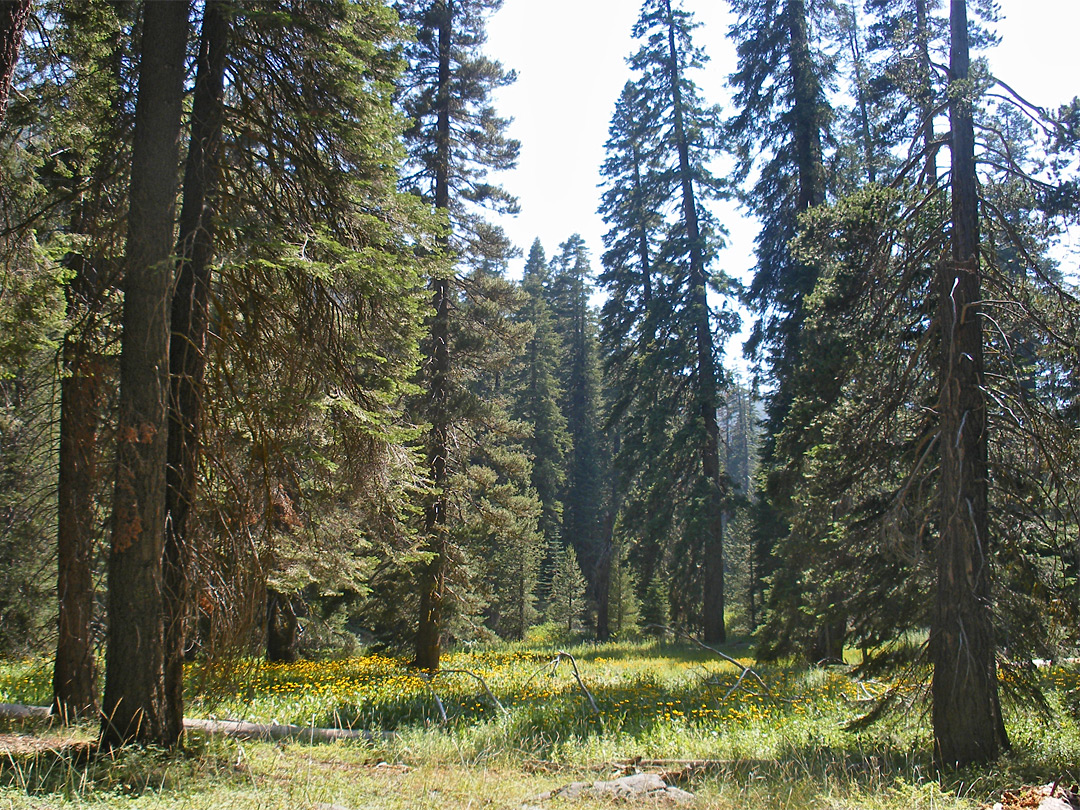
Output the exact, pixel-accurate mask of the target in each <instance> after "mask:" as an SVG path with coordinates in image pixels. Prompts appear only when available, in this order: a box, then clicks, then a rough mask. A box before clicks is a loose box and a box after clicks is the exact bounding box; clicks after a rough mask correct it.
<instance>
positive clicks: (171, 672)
mask: <svg viewBox="0 0 1080 810" xmlns="http://www.w3.org/2000/svg"><path fill="white" fill-rule="evenodd" d="M227 15H228V12H227V11H226V9H225V8H224V6H223V4H222V3H221V2H220V0H210V2H208V3H207V4H206V10H205V11H204V13H203V22H202V35H201V43H200V46H199V61H198V70H197V73H196V78H195V93H194V99H193V100H192V108H191V142H190V145H189V146H188V156H187V165H186V166H185V169H184V190H183V197H184V202H183V207H182V209H181V212H180V233H179V237H178V239H177V246H178V252H179V254H180V256H181V261H180V267H179V272H178V274H177V279H176V290H175V293H174V297H173V302H172V338H171V340H170V348H169V366H170V369H169V370H170V397H169V443H168V451H167V452H168V467H167V473H166V493H165V510H166V516H167V519H166V524H165V526H166V530H165V562H164V565H165V567H164V587H165V696H166V700H167V701H168V718H169V722H170V723H172V724H174V725H175V727H174V728H172V729H170V734H172V733H175V734H176V735H177V736H179V734H180V731H181V730H182V727H181V724H182V722H183V718H184V649H185V621H186V619H187V614H188V612H189V609H190V606H191V599H192V594H191V582H190V579H191V573H192V569H193V566H194V559H195V549H194V548H193V546H192V544H193V542H194V540H193V537H192V525H191V524H192V521H191V516H192V508H193V505H194V503H195V495H196V486H195V481H196V475H195V474H196V470H197V467H198V459H199V445H200V441H201V434H202V394H203V388H204V385H203V381H204V378H205V369H206V341H207V331H208V328H209V302H210V259H211V257H212V255H213V250H214V209H213V205H214V197H215V192H216V190H217V183H216V181H215V178H216V175H217V172H218V167H219V164H220V153H221V127H222V121H223V118H224V106H223V102H222V99H223V98H224V87H225V57H226V45H227V41H228V37H229V20H228V16H227Z"/></svg>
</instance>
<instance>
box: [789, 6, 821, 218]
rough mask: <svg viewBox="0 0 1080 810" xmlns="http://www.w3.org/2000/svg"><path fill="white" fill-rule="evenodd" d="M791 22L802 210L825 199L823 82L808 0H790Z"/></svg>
mask: <svg viewBox="0 0 1080 810" xmlns="http://www.w3.org/2000/svg"><path fill="white" fill-rule="evenodd" d="M787 23H788V36H789V37H790V40H789V47H790V56H789V59H788V61H789V63H790V65H791V82H792V86H793V90H794V96H795V105H794V110H793V112H794V127H795V132H794V135H795V160H796V163H797V166H798V171H799V200H798V210H799V211H805V210H806V209H807V208H812V207H813V206H815V205H821V204H822V203H823V202H825V164H824V162H823V161H822V156H821V130H822V125H821V121H820V110H821V85H820V84H819V82H818V80H817V75H816V74H815V72H814V65H813V58H812V56H811V53H810V35H809V30H808V28H809V26H808V25H807V20H806V3H805V0H788V3H787Z"/></svg>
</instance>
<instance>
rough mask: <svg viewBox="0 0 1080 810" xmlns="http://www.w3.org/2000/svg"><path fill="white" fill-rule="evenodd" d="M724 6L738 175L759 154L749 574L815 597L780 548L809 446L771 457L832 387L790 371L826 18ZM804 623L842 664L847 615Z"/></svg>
mask: <svg viewBox="0 0 1080 810" xmlns="http://www.w3.org/2000/svg"><path fill="white" fill-rule="evenodd" d="M733 8H734V10H735V11H736V13H737V14H738V22H737V23H736V24H735V25H734V26H733V27H732V35H733V37H734V38H735V40H736V42H737V48H738V55H739V66H738V70H737V71H736V73H735V74H734V75H733V76H732V83H733V84H734V86H735V102H736V104H737V105H738V106H739V111H738V114H737V115H736V117H735V118H734V120H733V121H732V122H731V123H730V127H731V131H732V133H733V135H734V136H735V139H736V140H737V142H738V144H739V157H740V164H741V172H742V176H744V177H745V176H747V173H748V172H749V170H750V169H751V167H754V166H755V164H756V160H755V158H756V156H757V155H759V154H765V155H768V156H769V157H768V159H767V160H766V161H765V162H764V163H762V164H761V165H760V166H757V170H758V180H757V182H756V183H755V185H754V188H753V191H752V193H751V195H750V199H751V200H752V201H753V202H752V207H753V210H754V212H755V213H756V214H757V216H758V218H759V220H760V221H761V230H760V231H759V233H758V237H757V249H756V257H757V267H756V270H755V275H754V279H753V281H752V283H751V285H750V287H749V289H748V291H747V301H748V303H749V305H750V306H751V307H752V308H753V309H755V310H756V311H757V313H758V320H757V322H756V323H755V326H754V331H753V333H752V335H751V339H750V341H749V342H748V344H747V346H746V350H747V351H748V352H749V353H751V354H752V355H755V356H757V357H758V358H761V357H763V356H767V360H768V364H769V377H770V378H771V381H772V384H773V393H772V394H771V396H770V397H769V398H768V401H767V403H766V417H767V424H766V430H765V436H764V441H763V442H762V462H763V467H764V470H763V473H764V481H765V484H764V492H763V493H762V496H763V497H762V500H761V503H760V505H759V506H758V508H757V510H756V511H757V513H758V514H759V517H760V518H761V522H760V523H759V525H758V527H757V528H756V530H755V534H756V535H757V538H758V544H759V545H760V547H761V550H762V559H761V560H760V561H759V566H760V567H761V568H762V569H764V570H763V573H766V572H767V571H770V570H771V569H774V568H776V567H784V566H791V567H792V569H793V571H792V576H790V577H787V578H786V580H785V581H786V582H788V583H789V585H791V587H794V588H806V589H807V590H809V591H811V592H812V593H815V594H816V593H818V592H819V591H818V589H817V588H816V586H815V585H813V584H812V583H808V582H804V581H803V580H802V579H801V578H800V577H798V576H797V568H798V565H799V562H798V552H797V550H796V549H795V548H794V547H793V548H791V549H787V548H785V547H784V546H785V544H786V540H785V538H786V537H787V535H788V533H789V526H788V525H787V524H788V522H789V521H790V519H791V516H792V515H793V513H794V510H793V506H792V503H791V499H792V498H793V497H794V496H795V494H796V490H797V487H796V481H797V477H796V476H794V475H792V474H791V472H790V470H789V468H790V467H792V466H797V465H798V463H799V459H800V458H801V456H802V454H803V453H805V452H806V450H807V449H808V447H807V445H805V444H800V443H799V438H798V436H799V427H798V426H796V425H794V424H792V427H791V429H790V431H789V436H791V437H792V444H791V445H790V446H789V447H787V448H786V449H785V450H784V451H782V452H781V451H780V450H779V449H778V448H777V441H778V437H779V436H780V434H781V431H782V430H783V429H784V426H785V423H792V420H793V419H795V418H797V417H795V416H791V415H790V411H791V408H792V403H793V402H794V400H795V399H796V398H797V397H798V396H799V395H800V390H801V388H802V387H803V386H807V385H809V386H813V385H816V384H819V383H820V384H823V385H826V386H828V385H831V382H832V381H831V380H830V379H829V378H828V377H827V376H825V375H816V374H815V375H813V376H799V375H798V372H797V370H798V369H799V368H800V367H802V365H803V364H804V363H805V364H806V367H809V366H810V365H811V363H812V360H811V358H810V357H809V356H808V355H807V349H806V347H805V345H804V341H803V340H802V337H801V332H802V327H803V323H804V321H805V319H806V317H807V311H806V307H805V302H806V300H807V298H808V297H809V295H810V294H811V292H812V291H813V289H814V285H815V284H816V283H817V278H818V274H819V272H820V270H819V268H818V267H816V266H814V265H813V264H807V263H806V262H803V261H799V260H798V259H797V258H796V257H795V256H794V255H793V254H792V253H791V251H790V248H789V245H790V243H791V241H792V239H794V238H795V236H796V235H797V233H798V217H799V215H800V213H801V212H803V211H807V210H809V209H811V208H813V207H815V206H819V205H821V204H823V203H824V202H825V200H826V194H827V191H828V189H827V188H826V168H825V154H824V150H825V146H824V145H825V144H826V142H827V140H828V137H829V130H830V125H831V122H832V117H833V113H832V109H831V107H830V105H829V104H828V102H827V100H826V98H825V92H824V88H825V86H826V85H827V84H828V82H829V81H830V79H831V77H832V75H833V73H834V71H835V64H834V62H833V60H832V58H831V57H830V56H829V55H828V54H827V53H825V52H823V51H824V49H823V47H822V46H823V44H824V43H821V42H820V41H817V40H815V39H813V38H812V32H820V31H822V30H823V28H825V23H826V21H827V20H828V19H829V18H830V17H831V15H832V13H833V10H834V9H833V4H832V3H831V2H821V3H818V2H807V0H780V2H774V0H736V2H734V3H733ZM766 352H767V355H765V354H764V353H766ZM805 424H806V423H803V425H802V426H803V427H805ZM802 598H803V596H802V595H800V594H798V593H794V592H792V591H791V590H789V589H787V588H781V589H780V590H779V591H777V592H776V594H775V597H773V596H770V599H773V601H775V602H776V603H777V605H781V604H782V603H789V602H791V601H792V600H798V599H802ZM824 601H825V602H826V603H831V602H832V601H833V597H831V596H829V595H825V596H824ZM806 613H808V614H809V616H810V619H811V621H813V622H814V624H815V634H814V640H813V641H812V642H811V643H810V644H809V645H807V647H806V648H804V649H803V650H801V652H803V653H804V654H805V655H807V657H809V658H810V659H812V660H821V659H825V658H839V657H841V656H842V654H843V643H844V632H845V624H846V620H845V617H844V616H842V615H840V614H829V615H825V614H819V612H818V611H806ZM789 652H791V650H789Z"/></svg>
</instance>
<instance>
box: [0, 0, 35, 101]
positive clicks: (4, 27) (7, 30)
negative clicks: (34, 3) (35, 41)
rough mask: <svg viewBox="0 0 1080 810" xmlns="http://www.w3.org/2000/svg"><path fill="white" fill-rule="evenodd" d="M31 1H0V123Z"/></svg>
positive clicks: (13, 75) (17, 59)
mask: <svg viewBox="0 0 1080 810" xmlns="http://www.w3.org/2000/svg"><path fill="white" fill-rule="evenodd" d="M30 6H31V0H0V122H3V120H4V114H5V113H6V112H7V101H8V95H9V94H10V92H11V82H12V79H14V78H15V65H16V64H18V61H19V50H20V49H21V47H22V41H23V32H24V31H26V23H27V21H28V20H29V19H30Z"/></svg>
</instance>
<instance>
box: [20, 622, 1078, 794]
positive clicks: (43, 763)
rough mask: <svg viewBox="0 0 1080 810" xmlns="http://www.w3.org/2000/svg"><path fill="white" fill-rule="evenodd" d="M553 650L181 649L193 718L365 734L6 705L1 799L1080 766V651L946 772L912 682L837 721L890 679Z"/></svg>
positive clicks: (866, 786) (936, 786) (920, 779)
mask: <svg viewBox="0 0 1080 810" xmlns="http://www.w3.org/2000/svg"><path fill="white" fill-rule="evenodd" d="M725 649H726V650H727V652H728V653H729V654H731V655H734V656H736V657H738V656H740V653H739V652H738V651H737V648H725ZM566 652H567V653H568V654H569V655H568V656H563V657H561V658H557V657H556V651H555V650H554V649H553V648H547V649H545V648H541V647H538V646H525V645H517V646H498V647H478V648H475V649H467V650H460V651H456V652H453V653H451V654H450V655H449V656H447V658H446V659H445V661H444V671H443V672H442V673H440V675H439V676H437V677H435V678H434V679H432V680H428V679H425V678H422V677H420V676H419V675H418V674H416V673H415V672H411V671H409V670H408V669H407V667H406V666H405V664H404V659H398V658H394V657H389V656H384V655H376V654H370V655H366V656H362V657H354V658H345V659H340V660H324V661H304V662H298V663H295V664H267V663H265V662H262V661H258V660H245V661H236V662H229V663H220V662H219V663H214V664H196V665H192V666H191V667H190V669H189V670H188V673H187V679H188V709H187V715H188V716H190V717H202V718H217V719H234V720H244V721H251V722H258V723H282V724H296V725H301V726H312V727H340V728H352V729H357V730H363V731H364V732H367V733H366V736H365V738H364V739H360V740H355V741H337V742H333V743H326V744H304V743H300V742H295V741H278V742H255V741H249V740H237V739H230V738H224V737H219V736H208V735H204V734H201V733H197V732H189V733H188V735H187V738H186V741H185V748H184V751H183V752H179V753H172V754H166V753H163V752H155V751H138V750H131V751H122V752H119V753H117V754H114V755H112V756H111V757H98V758H93V757H90V756H89V755H88V750H89V746H90V743H91V741H92V739H93V735H94V731H95V730H94V728H92V727H76V728H74V729H62V728H56V727H49V726H47V725H44V724H42V723H40V722H38V723H36V724H35V723H27V722H15V721H8V722H7V723H6V726H5V728H4V731H5V732H6V733H5V734H4V735H3V738H2V739H0V743H4V742H6V748H3V749H2V750H4V751H5V753H3V754H2V755H0V757H2V761H0V808H4V807H12V808H24V807H25V808H35V809H36V810H44V808H74V807H88V808H90V807H92V808H97V807H100V808H128V807H130V808H143V807H153V808H265V809H266V810H277V808H290V810H295V809H296V808H305V809H306V808H317V807H329V806H334V807H336V808H353V809H357V808H387V809H388V810H389V809H390V808H410V809H411V808H427V807H430V808H440V810H457V808H481V807H491V808H520V807H523V806H533V807H537V806H541V803H540V802H539V801H538V799H537V797H538V796H539V795H540V794H541V793H543V792H544V791H548V790H551V789H553V788H556V787H559V786H561V785H565V784H567V783H569V782H573V781H591V780H595V779H604V778H611V776H612V775H614V774H616V773H623V772H627V771H629V770H632V769H634V768H638V769H641V770H652V771H656V772H661V773H663V774H664V775H665V777H666V778H667V779H668V780H669V781H671V782H675V783H678V785H679V786H680V787H682V788H683V789H685V790H689V791H691V792H693V793H694V794H695V796H696V798H695V800H694V802H693V803H692V804H690V805H689V806H690V807H701V808H706V807H708V808H729V807H730V808H741V807H754V808H803V807H813V808H852V807H859V808H863V807H865V808H900V807H904V808H953V807H957V808H960V807H963V808H973V807H979V806H982V805H984V804H990V803H992V802H993V801H995V800H996V799H997V798H998V797H999V796H1000V794H1001V792H1002V791H1003V790H1004V789H1007V788H1015V787H1017V786H1019V785H1022V784H1043V783H1047V782H1053V781H1056V780H1061V782H1062V783H1063V784H1072V783H1076V782H1080V728H1078V724H1077V719H1076V711H1075V706H1076V696H1077V695H1078V694H1080V671H1078V670H1077V669H1076V668H1075V667H1070V668H1063V667H1050V668H1046V669H1045V670H1043V671H1041V674H1040V677H1041V679H1042V686H1043V689H1044V691H1045V693H1046V695H1047V697H1048V704H1047V706H1046V707H1045V708H1044V709H1043V710H1036V709H1035V708H1034V707H1032V706H1031V705H1020V704H1015V705H1014V704H1010V706H1009V719H1008V724H1009V733H1010V737H1011V739H1012V741H1013V745H1014V751H1013V752H1012V753H1011V754H1009V755H1008V756H1006V757H1004V758H1002V759H1001V760H1000V761H998V762H997V763H995V764H994V766H993V767H992V768H986V769H970V770H962V771H950V772H945V773H939V772H938V771H937V770H935V767H934V765H933V762H932V758H931V756H930V751H931V736H930V730H929V716H928V704H927V703H926V701H925V699H924V698H925V696H924V695H922V694H921V692H920V690H919V689H918V688H917V686H914V685H913V686H912V687H910V688H906V689H904V690H903V695H902V697H901V698H900V699H899V700H898V701H897V704H896V708H895V709H894V710H893V711H892V712H889V713H887V714H886V715H885V716H884V717H883V718H882V719H880V720H879V721H878V722H876V723H874V724H872V725H870V726H869V727H868V728H865V729H861V730H858V731H849V730H846V727H847V726H848V725H849V724H850V723H851V721H853V720H855V719H857V718H858V717H860V716H862V715H864V714H865V713H866V712H867V711H869V710H870V708H872V707H873V705H874V701H875V699H876V698H878V697H879V696H880V695H882V694H883V693H884V691H885V690H886V689H889V688H890V687H892V686H896V685H898V684H896V683H891V682H887V681H884V680H880V679H872V680H867V679H862V678H860V677H859V676H858V675H857V674H855V673H854V672H853V670H852V668H851V667H842V666H833V667H825V668H822V667H811V668H808V667H805V666H801V665H795V664H786V665H770V666H755V672H756V673H757V674H758V675H760V677H761V680H762V681H763V684H762V683H759V682H758V681H757V680H755V679H754V678H753V677H745V678H743V679H742V680H741V681H740V680H739V677H740V673H741V670H740V669H739V668H738V667H736V666H733V665H732V664H730V663H728V662H725V661H723V660H721V659H720V658H719V657H717V656H716V655H715V654H713V653H711V652H709V651H708V650H703V649H700V648H695V647H692V646H690V645H684V644H673V643H665V642H660V641H653V642H638V643H617V644H607V645H593V644H582V645H578V646H574V647H570V648H566ZM571 657H572V658H571ZM740 660H741V661H742V663H743V664H744V665H752V664H753V662H752V661H750V660H749V659H740ZM575 665H576V667H577V674H578V675H579V676H580V680H579V678H578V677H576V676H575V669H574V667H575ZM919 675H920V673H914V676H915V677H914V680H913V683H914V682H915V681H918V680H919ZM50 676H51V672H50V669H49V667H48V665H47V662H42V661H24V662H17V663H11V662H9V663H8V664H6V665H5V666H4V667H3V669H2V671H0V701H2V702H8V703H23V704H31V705H42V704H45V703H47V702H48V700H49V697H50ZM908 677H909V678H911V675H910V674H909V676H908ZM900 685H901V686H902V684H900ZM543 806H551V807H575V808H577V807H580V808H592V807H610V806H611V804H610V802H606V801H605V800H595V799H594V800H589V799H582V800H572V801H569V800H567V801H564V800H561V799H554V800H551V801H550V802H545V803H543Z"/></svg>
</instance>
